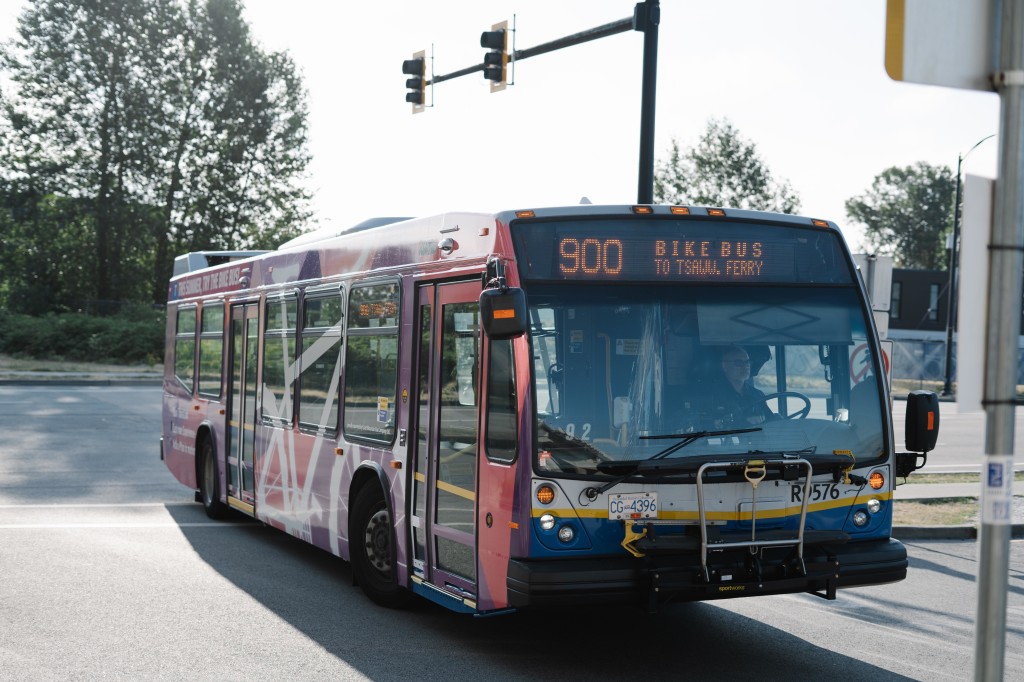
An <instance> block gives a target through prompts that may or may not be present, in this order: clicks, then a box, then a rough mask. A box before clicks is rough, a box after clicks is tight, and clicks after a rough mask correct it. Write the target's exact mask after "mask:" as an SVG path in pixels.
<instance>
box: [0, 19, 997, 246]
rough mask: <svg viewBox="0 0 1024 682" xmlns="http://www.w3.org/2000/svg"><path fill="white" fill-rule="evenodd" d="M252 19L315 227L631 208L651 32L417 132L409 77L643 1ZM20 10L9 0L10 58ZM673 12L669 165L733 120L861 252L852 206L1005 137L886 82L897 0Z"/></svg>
mask: <svg viewBox="0 0 1024 682" xmlns="http://www.w3.org/2000/svg"><path fill="white" fill-rule="evenodd" d="M243 2H244V6H245V17H246V19H247V20H248V22H249V24H250V26H251V29H252V33H253V35H254V37H255V38H256V40H257V41H258V42H259V43H260V44H261V45H262V47H263V48H264V49H265V50H268V51H284V52H287V53H288V54H289V55H290V56H291V58H292V59H293V60H294V61H295V63H296V64H297V66H298V67H299V70H300V72H301V74H302V76H303V78H304V81H305V84H306V88H307V89H308V94H309V119H308V121H309V134H310V151H311V153H312V162H311V163H310V166H309V176H308V178H307V183H308V186H309V188H310V189H311V190H312V191H313V193H314V204H313V208H314V210H315V214H316V216H317V220H318V221H319V224H320V225H325V226H332V227H336V228H338V229H342V228H344V227H347V226H349V225H354V224H356V223H359V222H361V221H363V220H365V219H367V218H371V217H374V216H426V215H433V214H437V213H443V212H446V211H483V212H496V211H500V210H506V209H521V208H534V207H539V206H562V205H573V204H578V203H579V202H580V199H581V198H582V197H587V198H588V199H589V200H590V201H591V202H592V203H595V204H610V203H623V204H628V203H634V202H635V201H636V199H637V182H638V172H639V145H640V96H641V76H642V62H643V34H642V33H640V32H635V31H628V32H625V33H620V34H617V35H614V36H610V37H607V38H602V39H599V40H595V41H592V42H589V43H586V44H582V45H577V46H573V47H569V48H565V49H561V50H558V51H556V52H552V53H548V54H545V55H540V56H537V57H532V58H530V59H526V60H521V61H519V62H518V63H517V64H516V65H515V71H514V78H515V84H514V85H511V86H510V87H508V88H506V89H505V90H504V91H502V92H497V93H493V94H492V93H490V91H489V87H488V83H487V81H486V80H485V79H484V77H483V75H482V74H480V73H474V74H470V75H468V76H463V77H461V78H457V79H454V80H450V81H446V82H442V83H440V84H438V85H437V86H435V87H434V88H433V106H432V107H428V108H427V110H426V111H424V112H423V113H420V114H415V115H414V114H412V113H411V110H410V109H411V107H410V105H409V104H407V103H406V102H405V78H406V76H405V75H404V74H402V73H401V62H402V60H404V59H408V58H410V57H411V56H412V53H413V52H415V51H417V50H426V51H427V53H428V55H429V54H430V52H431V50H432V51H433V55H434V61H433V73H434V74H438V75H440V74H447V73H451V72H453V71H457V70H459V69H462V68H465V67H468V66H473V65H475V64H479V63H480V62H481V61H482V60H483V54H484V49H483V48H481V47H480V46H479V45H480V43H479V39H480V33H481V32H482V31H485V30H489V29H490V27H491V25H492V24H494V23H497V22H499V21H502V20H508V21H509V22H510V24H511V22H512V21H513V16H514V17H515V26H516V32H515V47H516V48H517V49H526V48H529V47H533V46H535V45H538V44H541V43H545V42H548V41H550V40H554V39H556V38H560V37H564V36H568V35H570V34H574V33H578V32H580V31H584V30H587V29H591V28H594V27H597V26H600V25H603V24H606V23H609V22H612V21H616V20H619V19H624V18H627V17H630V16H632V14H633V7H634V5H635V2H634V1H631V0H486V1H482V0H450V1H449V0H445V1H440V0H439V1H437V2H428V1H427V0H386V1H381V2H359V3H351V2H337V1H335V0H243ZM24 4H25V2H24V0H0V40H3V39H6V38H8V37H10V36H11V35H13V33H14V30H15V20H16V17H17V15H18V13H19V12H20V11H21V9H22V7H23V6H24ZM661 10H662V11H661V24H660V29H659V50H658V80H657V107H656V112H657V113H656V124H655V153H656V155H657V157H658V158H659V159H660V158H663V157H665V156H667V154H668V150H669V147H670V144H671V142H672V140H673V139H675V140H678V142H679V143H680V144H681V145H682V146H683V147H688V146H691V145H693V144H695V143H696V141H697V140H698V138H699V136H700V135H701V133H702V132H703V131H704V129H705V127H706V124H707V122H708V120H709V119H711V118H719V119H721V118H725V119H728V120H729V121H731V122H732V124H733V125H734V126H735V127H736V128H737V129H738V130H739V131H740V133H741V134H742V135H743V136H744V137H745V138H746V139H748V140H749V141H751V142H753V143H754V144H755V145H756V146H757V148H758V150H759V152H760V154H761V157H762V158H763V160H764V161H765V162H766V163H767V165H768V166H769V168H770V169H771V170H772V172H773V173H774V175H775V176H776V178H777V179H779V180H785V181H788V182H789V183H790V184H791V186H792V187H793V189H795V190H796V192H797V193H798V194H799V196H800V199H801V203H802V208H801V213H803V214H805V215H808V216H811V217H814V218H822V219H827V220H834V221H835V222H837V223H838V224H839V225H840V227H841V228H842V229H843V232H844V234H845V235H846V238H847V241H848V242H849V243H850V245H851V247H853V248H854V249H855V250H862V247H863V246H864V244H863V232H862V230H861V229H860V228H859V227H858V226H856V225H854V224H852V223H851V222H850V221H849V220H848V219H847V216H846V210H845V202H846V200H847V199H849V198H851V197H854V196H857V195H860V194H862V193H864V192H865V191H867V190H868V189H869V188H870V186H871V182H872V181H873V179H874V178H875V176H876V175H878V174H879V173H881V172H882V171H883V170H884V169H886V168H888V167H891V166H906V165H910V164H913V163H916V162H918V161H925V162H928V163H931V164H937V165H945V166H948V167H950V168H951V170H953V171H955V169H956V165H957V158H958V155H959V154H963V153H966V152H967V151H968V150H970V149H971V147H972V146H973V145H974V144H975V143H976V142H978V141H979V140H981V139H982V138H984V137H986V136H988V135H991V134H993V133H997V132H998V122H999V99H998V96H997V95H995V94H994V93H986V92H976V91H968V90H955V89H950V88H942V87H936V86H927V85H915V84H909V83H902V82H896V81H893V80H891V79H890V78H889V76H888V75H887V74H886V72H885V68H884V56H885V0H831V1H830V2H820V1H815V0H774V1H773V2H764V1H763V0H662V2H661ZM428 64H429V62H428ZM428 69H429V66H428ZM428 91H429V88H428ZM430 102H431V98H430V96H429V94H428V104H429V103H430ZM998 147H999V145H998V138H994V139H992V140H989V141H986V142H984V143H983V144H981V145H980V146H979V147H977V148H976V149H975V150H974V151H973V152H971V153H970V155H969V156H968V157H967V158H966V160H965V161H964V163H963V169H964V172H965V174H966V173H969V174H974V175H982V176H986V177H995V175H996V163H997V156H998Z"/></svg>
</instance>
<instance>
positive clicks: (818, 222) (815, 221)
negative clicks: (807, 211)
mask: <svg viewBox="0 0 1024 682" xmlns="http://www.w3.org/2000/svg"><path fill="white" fill-rule="evenodd" d="M811 225H814V226H816V227H828V223H827V222H825V221H824V220H818V219H817V218H812V219H811Z"/></svg>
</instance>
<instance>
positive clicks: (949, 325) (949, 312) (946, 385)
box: [942, 142, 981, 396]
mask: <svg viewBox="0 0 1024 682" xmlns="http://www.w3.org/2000/svg"><path fill="white" fill-rule="evenodd" d="M978 144H981V143H980V142H979V143H978ZM975 146H977V145H975ZM963 160H964V157H963V156H962V155H960V154H957V157H956V202H955V203H954V204H953V242H952V243H951V244H950V245H949V286H948V287H946V295H947V296H948V297H949V300H948V301H947V302H946V303H947V305H946V366H945V374H946V380H945V381H944V382H943V384H942V395H944V396H950V395H953V384H952V380H953V319H954V317H953V316H954V315H956V295H957V294H956V267H957V260H958V259H957V245H958V244H959V243H960V201H961V195H960V191H961V186H960V164H962V163H963Z"/></svg>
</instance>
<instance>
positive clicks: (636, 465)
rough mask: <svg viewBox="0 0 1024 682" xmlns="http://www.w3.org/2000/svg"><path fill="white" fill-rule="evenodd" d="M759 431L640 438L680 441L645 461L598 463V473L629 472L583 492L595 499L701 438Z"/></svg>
mask: <svg viewBox="0 0 1024 682" xmlns="http://www.w3.org/2000/svg"><path fill="white" fill-rule="evenodd" d="M761 430H762V429H761V427H760V426H755V427H752V428H749V429H728V430H726V431H693V432H691V433H670V434H665V435H662V436H640V440H669V439H673V438H679V439H680V441H679V442H678V443H673V444H672V445H670V446H668V447H667V448H665V449H664V450H662V451H660V452H657V453H655V454H653V455H651V456H650V457H648V458H647V459H641V460H637V461H636V462H629V463H626V462H614V463H612V462H608V463H605V462H601V463H599V464H598V465H597V470H598V471H605V472H608V471H610V470H618V469H621V468H623V467H627V466H628V467H629V470H628V471H626V472H625V473H623V474H620V475H619V476H616V477H615V478H613V479H612V480H610V481H608V482H607V483H605V484H604V485H603V486H601V487H600V488H587V489H586V490H585V491H584V492H585V493H586V494H587V497H589V498H590V499H595V498H596V497H597V496H598V495H600V494H601V493H603V492H606V491H608V490H610V489H612V488H614V487H615V486H617V485H618V484H620V483H622V482H623V481H624V480H626V479H627V478H629V477H630V476H632V475H634V474H636V473H640V471H641V467H642V466H643V465H644V463H645V462H650V461H653V460H659V459H664V458H666V457H668V456H669V455H671V454H672V453H674V452H676V451H678V450H682V449H683V448H685V447H686V446H687V445H689V444H690V443H693V442H695V441H698V440H700V439H701V438H717V437H718V436H734V435H736V434H738V433H751V432H753V431H761Z"/></svg>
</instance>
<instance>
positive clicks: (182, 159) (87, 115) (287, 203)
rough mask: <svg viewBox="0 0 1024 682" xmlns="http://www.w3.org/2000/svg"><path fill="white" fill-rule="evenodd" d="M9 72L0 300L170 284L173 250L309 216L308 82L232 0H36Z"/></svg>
mask: <svg viewBox="0 0 1024 682" xmlns="http://www.w3.org/2000/svg"><path fill="white" fill-rule="evenodd" d="M0 74H2V75H4V76H6V78H7V79H8V80H9V83H10V87H8V88H5V90H4V92H2V93H0V237H3V238H4V244H5V246H4V250H3V253H2V254H0V257H2V259H3V260H2V265H3V266H4V267H3V270H2V271H0V305H6V306H9V307H12V308H13V309H15V310H22V311H26V312H40V311H41V310H51V311H60V310H65V309H71V308H72V307H73V306H72V305H71V303H70V302H69V299H68V296H67V295H66V294H67V292H72V291H73V292H78V293H77V299H78V300H81V299H90V298H96V299H100V300H111V299H117V300H136V301H143V300H151V301H155V302H162V301H163V300H164V297H165V295H166V291H167V284H166V283H167V279H168V277H169V276H170V272H171V267H172V262H173V258H174V256H175V255H177V254H179V253H184V252H187V251H194V250H203V249H214V250H215V249H245V248H258V247H268V246H276V245H277V244H278V243H280V241H282V240H284V239H287V238H289V237H291V236H294V235H295V234H297V233H298V232H299V230H300V228H301V227H303V226H304V224H305V223H306V222H308V220H309V217H310V213H309V209H308V202H309V195H308V191H307V190H305V189H304V188H303V187H302V184H301V183H302V181H303V179H304V175H305V172H306V167H307V165H308V162H309V154H308V151H307V128H306V116H307V108H306V92H305V90H304V88H303V85H302V81H301V78H300V77H299V75H298V73H297V70H296V68H295V65H294V64H293V63H292V61H291V60H290V59H289V58H288V57H287V56H286V55H284V54H278V53H267V52H264V51H262V50H261V49H260V48H259V47H258V46H257V45H256V44H255V43H254V42H253V40H252V37H251V35H250V32H249V27H248V25H247V24H246V23H245V21H244V19H243V17H242V6H241V4H240V2H239V1H238V0H205V1H199V0H188V1H187V2H184V1H183V0H133V1H132V2H127V3H124V2H115V3H111V2H98V1H97V0H37V1H36V2H33V3H29V4H27V5H26V8H25V10H24V11H23V12H22V15H21V16H20V18H19V22H18V35H17V37H16V38H15V39H14V40H12V41H10V42H9V43H7V44H5V45H2V46H0ZM48 251H55V252H56V253H52V254H51V253H46V252H48ZM72 256H73V258H72ZM71 260H76V261H77V262H76V263H71ZM47 301H49V302H51V303H50V305H47Z"/></svg>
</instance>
